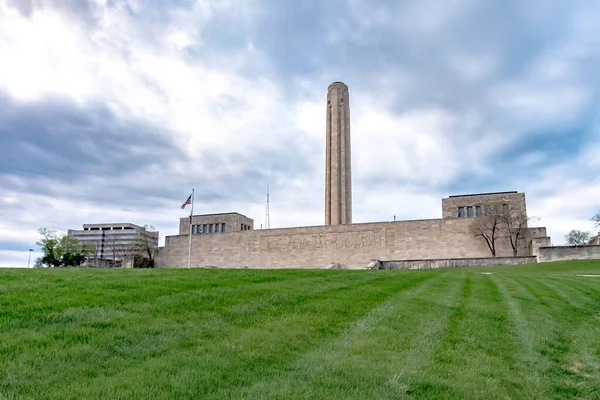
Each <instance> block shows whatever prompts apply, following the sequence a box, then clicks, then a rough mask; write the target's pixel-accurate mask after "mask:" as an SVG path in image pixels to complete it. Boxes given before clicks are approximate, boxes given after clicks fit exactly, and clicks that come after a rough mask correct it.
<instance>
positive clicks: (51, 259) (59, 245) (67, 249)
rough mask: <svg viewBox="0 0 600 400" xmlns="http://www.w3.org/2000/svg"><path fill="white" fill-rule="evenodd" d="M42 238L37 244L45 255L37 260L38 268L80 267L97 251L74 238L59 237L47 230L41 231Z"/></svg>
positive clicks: (54, 232)
mask: <svg viewBox="0 0 600 400" xmlns="http://www.w3.org/2000/svg"><path fill="white" fill-rule="evenodd" d="M39 233H40V235H42V238H41V239H40V240H39V241H38V242H37V245H38V246H40V248H41V249H42V252H43V253H44V255H43V256H42V257H40V258H38V259H37V260H36V266H45V267H54V268H57V267H75V266H80V265H81V264H82V263H83V262H84V261H85V259H86V257H88V256H89V255H91V254H94V253H95V251H96V249H95V247H94V246H93V245H90V244H87V243H81V242H79V240H77V239H75V238H74V237H70V236H66V235H58V234H57V233H56V231H53V230H49V229H47V228H41V229H39Z"/></svg>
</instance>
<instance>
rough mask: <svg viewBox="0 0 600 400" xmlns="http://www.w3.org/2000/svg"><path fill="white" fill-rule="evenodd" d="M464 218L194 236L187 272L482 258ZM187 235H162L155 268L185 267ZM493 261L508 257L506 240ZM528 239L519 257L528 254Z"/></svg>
mask: <svg viewBox="0 0 600 400" xmlns="http://www.w3.org/2000/svg"><path fill="white" fill-rule="evenodd" d="M472 221H473V220H472V219H470V218H468V219H467V218H461V219H457V218H453V219H429V220H416V221H395V222H379V223H362V224H351V225H330V226H312V227H299V228H284V229H264V230H253V231H244V232H233V233H224V234H218V235H194V236H193V238H192V241H193V244H192V263H191V264H192V267H195V268H198V267H205V266H215V267H222V268H236V267H244V266H246V267H248V268H324V267H326V266H327V265H329V264H330V263H333V262H335V263H339V264H341V265H342V266H343V267H346V268H352V267H357V266H366V265H367V264H368V263H369V262H370V261H371V260H373V259H378V260H415V259H418V260H425V259H446V258H485V257H490V252H489V249H488V248H487V246H486V245H485V243H484V242H483V241H482V240H476V239H474V238H473V237H472V236H471V235H470V234H469V226H470V224H471V223H472ZM188 240H189V236H188V235H178V236H167V237H166V238H165V247H163V248H160V249H159V254H158V256H157V259H156V266H157V267H159V268H169V267H170V268H183V267H187V257H188ZM496 247H497V256H498V257H502V256H511V255H512V250H511V248H510V244H509V243H508V241H506V240H500V241H498V243H497V246H496ZM528 251H529V240H526V241H524V243H523V246H522V249H521V252H520V254H523V255H526V254H527V255H529V253H528Z"/></svg>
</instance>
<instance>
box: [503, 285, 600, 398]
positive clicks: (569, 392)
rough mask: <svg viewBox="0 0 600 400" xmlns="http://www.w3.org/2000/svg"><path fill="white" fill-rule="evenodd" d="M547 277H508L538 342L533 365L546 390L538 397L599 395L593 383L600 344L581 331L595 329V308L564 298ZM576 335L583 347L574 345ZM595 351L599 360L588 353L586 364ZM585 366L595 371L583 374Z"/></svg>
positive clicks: (534, 339)
mask: <svg viewBox="0 0 600 400" xmlns="http://www.w3.org/2000/svg"><path fill="white" fill-rule="evenodd" d="M543 280H544V278H538V279H534V278H531V277H526V276H513V277H511V278H509V279H507V281H508V283H507V286H508V287H510V290H511V291H513V293H515V296H514V298H515V299H516V300H517V302H518V303H519V307H520V308H521V310H522V311H521V312H522V315H523V316H524V318H525V319H526V321H527V322H526V325H527V327H528V328H527V329H528V330H529V335H530V340H531V343H532V344H534V345H533V346H532V348H533V353H534V356H535V357H536V362H535V363H534V364H533V365H532V369H533V370H534V371H535V373H536V374H537V375H538V376H540V377H541V379H542V380H543V385H542V388H543V391H542V393H540V394H539V395H538V396H537V397H536V398H564V397H569V398H571V397H572V398H585V399H589V398H598V395H599V392H598V390H597V389H592V388H593V387H594V386H590V384H592V381H594V380H598V376H597V374H598V369H597V368H598V367H599V366H598V358H597V356H598V355H599V354H600V348H598V347H595V346H597V345H598V343H597V341H596V342H595V343H594V341H593V340H592V341H589V340H587V339H586V338H590V336H589V335H583V336H582V335H581V333H578V332H580V331H582V330H583V331H585V332H594V326H593V325H594V324H595V321H594V313H595V311H594V308H592V307H585V308H580V309H578V308H576V307H575V306H574V305H573V304H571V303H565V302H564V301H560V300H562V299H560V296H559V295H558V293H557V292H555V291H553V290H551V289H550V287H549V286H548V285H545V284H544V283H543ZM599 300H600V299H599ZM576 338H577V340H578V342H579V346H581V348H576V347H574V340H575V339H576ZM594 348H595V349H594ZM594 352H595V353H596V359H595V361H593V362H592V361H589V360H590V358H589V357H588V362H587V363H588V365H584V361H582V356H583V355H584V354H590V353H594ZM590 363H592V364H594V363H595V365H589V364H590ZM581 369H585V370H587V371H589V372H591V373H589V374H587V373H583V374H582V373H581V372H582V371H581ZM594 369H596V371H595V372H593V370H594ZM586 375H587V376H586Z"/></svg>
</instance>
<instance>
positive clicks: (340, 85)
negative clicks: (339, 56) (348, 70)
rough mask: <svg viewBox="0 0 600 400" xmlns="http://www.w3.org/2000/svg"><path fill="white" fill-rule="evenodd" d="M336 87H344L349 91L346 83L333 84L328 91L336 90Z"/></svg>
mask: <svg viewBox="0 0 600 400" xmlns="http://www.w3.org/2000/svg"><path fill="white" fill-rule="evenodd" d="M335 87H342V88H344V89H348V85H346V84H345V83H344V82H333V83H332V84H331V85H329V87H328V88H327V90H331V89H332V88H335Z"/></svg>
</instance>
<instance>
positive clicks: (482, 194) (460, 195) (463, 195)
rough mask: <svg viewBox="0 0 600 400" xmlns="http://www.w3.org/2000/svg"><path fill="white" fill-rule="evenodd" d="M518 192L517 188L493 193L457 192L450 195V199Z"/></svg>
mask: <svg viewBox="0 0 600 400" xmlns="http://www.w3.org/2000/svg"><path fill="white" fill-rule="evenodd" d="M515 193H518V192H517V191H516V190H513V191H510V192H491V193H472V194H455V195H453V196H448V198H449V199H451V198H453V197H468V196H486V195H490V194H515Z"/></svg>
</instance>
